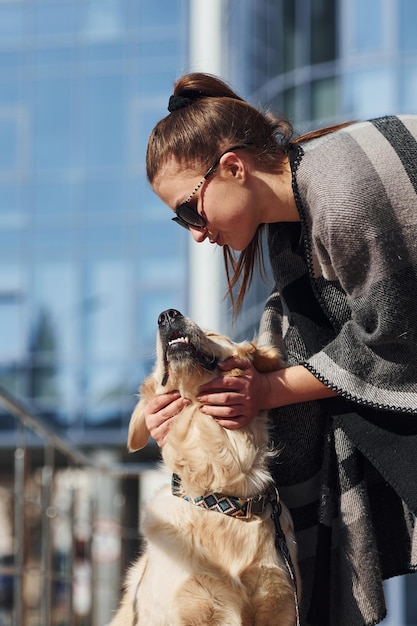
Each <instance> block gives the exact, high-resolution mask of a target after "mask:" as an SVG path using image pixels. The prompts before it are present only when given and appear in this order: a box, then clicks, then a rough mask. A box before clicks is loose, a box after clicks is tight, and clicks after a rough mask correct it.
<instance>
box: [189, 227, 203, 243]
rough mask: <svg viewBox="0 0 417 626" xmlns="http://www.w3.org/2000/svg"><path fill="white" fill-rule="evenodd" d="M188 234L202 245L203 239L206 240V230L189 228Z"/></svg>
mask: <svg viewBox="0 0 417 626" xmlns="http://www.w3.org/2000/svg"><path fill="white" fill-rule="evenodd" d="M190 233H191V235H192V237H193V239H194V241H196V242H197V243H202V242H203V241H204V240H205V239H207V229H204V230H197V228H191V227H190Z"/></svg>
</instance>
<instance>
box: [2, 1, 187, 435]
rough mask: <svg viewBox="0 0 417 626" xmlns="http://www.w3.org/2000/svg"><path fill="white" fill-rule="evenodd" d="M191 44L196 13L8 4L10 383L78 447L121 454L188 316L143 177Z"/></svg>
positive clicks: (174, 252) (5, 341)
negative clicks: (138, 399) (143, 385)
mask: <svg viewBox="0 0 417 626" xmlns="http://www.w3.org/2000/svg"><path fill="white" fill-rule="evenodd" d="M187 42H188V2H187V1H186V0H160V1H159V2H157V3H156V2H153V1H152V0H21V1H19V2H16V1H15V0H13V1H12V0H10V1H8V0H4V1H2V2H1V3H0V384H1V385H2V386H3V387H5V388H6V389H8V390H9V391H11V392H12V393H15V394H17V396H19V397H22V398H25V399H27V400H29V401H30V403H31V404H32V405H33V406H34V407H35V408H36V409H37V410H38V411H39V412H40V413H41V414H43V415H44V416H46V417H47V418H48V419H49V420H50V421H51V423H54V424H56V425H58V426H59V427H62V428H64V429H66V430H67V431H68V433H70V434H71V436H72V438H73V440H75V441H79V442H81V443H87V442H88V441H89V440H90V439H91V440H93V441H96V442H100V443H109V444H111V445H122V446H123V447H124V446H125V440H126V426H127V421H128V419H129V416H130V410H131V407H132V406H133V403H134V402H135V397H134V394H135V393H136V391H137V387H138V384H139V383H140V381H141V380H142V378H143V376H144V375H145V374H146V372H147V371H148V369H149V368H150V366H151V365H152V357H153V354H154V350H155V346H154V343H155V332H156V320H157V316H158V314H159V312H160V311H161V310H163V309H165V308H168V307H175V308H178V309H180V310H184V309H186V306H187V293H186V290H185V285H186V280H185V276H186V273H187V245H186V240H187V238H186V233H185V231H184V233H183V232H180V231H181V229H178V228H176V227H175V225H173V224H172V222H171V221H170V220H169V218H168V216H167V209H166V207H164V206H163V205H162V203H160V202H159V200H158V199H157V197H156V196H155V194H154V193H153V192H152V190H151V189H150V187H149V186H148V184H147V181H146V178H145V151H146V142H147V138H148V135H149V132H150V130H151V128H152V127H153V125H154V124H155V122H156V121H157V120H158V119H160V118H161V117H162V116H164V115H165V114H166V113H167V111H166V106H167V92H168V90H169V86H170V85H172V84H173V82H174V80H175V79H176V78H177V76H178V75H179V74H180V73H181V72H182V71H183V68H184V67H185V65H186V62H187V56H188V44H187ZM174 229H175V230H174ZM6 423H7V422H6ZM4 425H5V422H3V426H4ZM6 435H7V433H4V435H2V437H1V440H2V442H3V444H7V436H6Z"/></svg>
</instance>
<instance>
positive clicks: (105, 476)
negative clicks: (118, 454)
mask: <svg viewBox="0 0 417 626" xmlns="http://www.w3.org/2000/svg"><path fill="white" fill-rule="evenodd" d="M0 408H1V415H0V420H1V419H2V417H4V418H6V419H7V420H8V422H10V418H11V417H12V418H13V420H14V423H13V422H12V424H11V426H12V428H10V429H9V430H8V436H10V432H12V433H14V434H13V438H14V445H7V446H5V445H4V443H3V447H2V453H1V459H0V465H1V474H0V476H1V478H0V626H105V625H106V624H107V623H108V622H110V620H111V616H112V613H113V611H114V610H115V609H116V607H117V604H118V601H119V597H120V586H121V579H122V576H123V572H124V569H125V567H126V566H127V564H128V563H129V562H130V561H131V560H132V558H133V557H134V556H135V554H136V553H137V551H138V549H139V547H140V546H139V543H140V539H139V534H138V515H139V480H140V475H141V473H142V472H143V471H144V469H146V468H147V467H149V463H150V462H149V461H147V462H146V463H119V462H117V461H116V459H115V452H114V451H113V452H112V451H111V450H107V451H99V452H94V451H92V452H91V454H86V452H85V451H82V450H80V449H78V448H76V447H74V446H73V445H71V444H70V443H69V441H68V440H67V439H66V438H65V437H64V436H60V435H58V434H57V433H56V432H55V431H54V430H53V429H52V428H50V427H49V426H48V425H47V423H46V422H45V421H44V420H43V419H42V417H41V416H38V415H36V414H35V413H34V411H33V410H32V409H31V408H29V407H28V406H26V405H25V403H24V402H22V401H20V400H18V399H17V398H15V397H13V396H12V395H11V394H10V393H9V392H7V391H6V390H5V389H3V388H1V387H0ZM0 436H1V435H0Z"/></svg>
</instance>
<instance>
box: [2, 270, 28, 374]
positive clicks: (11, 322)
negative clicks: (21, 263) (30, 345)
mask: <svg viewBox="0 0 417 626" xmlns="http://www.w3.org/2000/svg"><path fill="white" fill-rule="evenodd" d="M26 299H27V293H25V289H24V283H23V274H22V271H21V268H19V267H17V266H14V265H12V264H11V263H7V264H2V267H0V346H1V349H0V362H7V361H8V360H9V361H22V360H23V358H24V353H25V348H26V346H27V341H28V337H27V334H26V333H25V325H24V307H25V304H26Z"/></svg>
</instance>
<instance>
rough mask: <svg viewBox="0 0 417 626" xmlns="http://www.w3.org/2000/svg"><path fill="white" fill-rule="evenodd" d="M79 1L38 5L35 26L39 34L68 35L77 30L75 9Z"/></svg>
mask: <svg viewBox="0 0 417 626" xmlns="http://www.w3.org/2000/svg"><path fill="white" fill-rule="evenodd" d="M77 5H78V3H77V2H59V3H54V4H51V3H50V4H45V5H41V6H38V7H37V8H36V10H35V16H36V18H35V26H36V33H37V34H38V35H54V36H55V37H56V36H57V35H67V34H74V33H75V32H76V30H77V24H76V15H75V10H76V8H77Z"/></svg>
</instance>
